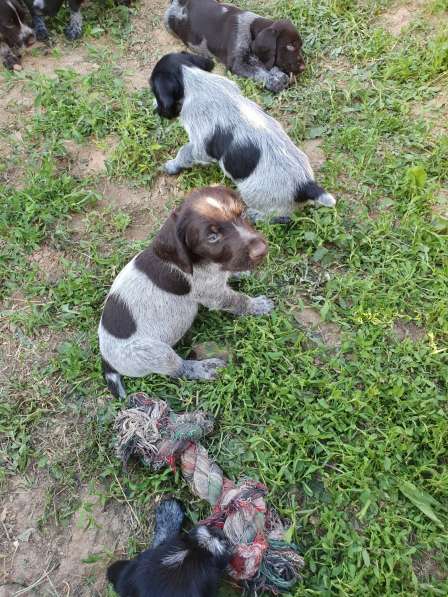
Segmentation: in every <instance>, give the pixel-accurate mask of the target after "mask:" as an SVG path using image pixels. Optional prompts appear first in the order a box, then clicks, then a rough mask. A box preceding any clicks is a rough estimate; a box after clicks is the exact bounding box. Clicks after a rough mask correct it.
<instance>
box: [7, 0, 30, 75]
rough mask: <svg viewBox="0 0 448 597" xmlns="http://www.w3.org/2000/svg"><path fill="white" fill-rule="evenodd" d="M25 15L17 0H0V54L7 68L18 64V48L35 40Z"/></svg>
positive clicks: (23, 8) (24, 10)
mask: <svg viewBox="0 0 448 597" xmlns="http://www.w3.org/2000/svg"><path fill="white" fill-rule="evenodd" d="M26 17H27V14H26V9H25V7H24V6H23V5H22V4H21V3H20V2H19V0H0V55H1V57H2V61H3V64H4V66H5V67H6V68H8V69H13V68H14V66H15V65H16V64H20V50H21V49H22V48H24V47H25V46H31V45H32V44H33V43H34V41H35V37H34V33H33V30H32V29H31V27H28V25H27V24H26Z"/></svg>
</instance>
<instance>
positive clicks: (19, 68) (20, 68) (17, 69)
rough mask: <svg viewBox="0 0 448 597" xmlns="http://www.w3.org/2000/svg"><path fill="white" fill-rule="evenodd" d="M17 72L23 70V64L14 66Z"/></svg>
mask: <svg viewBox="0 0 448 597" xmlns="http://www.w3.org/2000/svg"><path fill="white" fill-rule="evenodd" d="M12 68H13V69H14V70H15V71H16V72H19V71H21V70H22V69H23V67H22V65H21V64H14V66H13V67H12Z"/></svg>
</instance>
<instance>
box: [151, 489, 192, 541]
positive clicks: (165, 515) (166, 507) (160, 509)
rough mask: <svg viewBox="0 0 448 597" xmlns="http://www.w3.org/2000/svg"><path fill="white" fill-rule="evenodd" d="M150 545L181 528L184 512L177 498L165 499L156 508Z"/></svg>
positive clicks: (166, 538)
mask: <svg viewBox="0 0 448 597" xmlns="http://www.w3.org/2000/svg"><path fill="white" fill-rule="evenodd" d="M155 518H156V521H155V525H154V539H153V542H152V547H157V546H158V545H160V544H161V543H163V542H164V541H167V540H169V539H171V538H172V537H175V536H176V535H177V534H178V533H180V530H181V528H182V523H183V521H184V518H185V512H184V509H183V507H182V505H181V503H180V502H179V501H178V500H174V499H167V500H163V502H160V504H159V505H158V506H157V508H156V513H155Z"/></svg>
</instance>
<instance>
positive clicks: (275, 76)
mask: <svg viewBox="0 0 448 597" xmlns="http://www.w3.org/2000/svg"><path fill="white" fill-rule="evenodd" d="M288 84H289V77H288V75H287V74H286V73H284V72H283V71H281V70H280V69H279V68H277V67H276V66H274V68H272V69H271V70H270V71H269V77H268V80H267V81H266V88H267V89H269V91H273V92H274V93H278V92H279V91H283V89H286V88H287V87H288Z"/></svg>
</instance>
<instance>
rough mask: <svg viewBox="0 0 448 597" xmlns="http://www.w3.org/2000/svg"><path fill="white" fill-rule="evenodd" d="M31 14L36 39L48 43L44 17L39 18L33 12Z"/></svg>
mask: <svg viewBox="0 0 448 597" xmlns="http://www.w3.org/2000/svg"><path fill="white" fill-rule="evenodd" d="M30 12H31V19H32V26H33V29H34V33H35V35H36V39H37V40H38V41H47V39H48V29H47V26H46V25H45V21H44V19H43V17H40V16H38V15H37V14H35V13H34V12H33V11H32V10H31V11H30Z"/></svg>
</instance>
